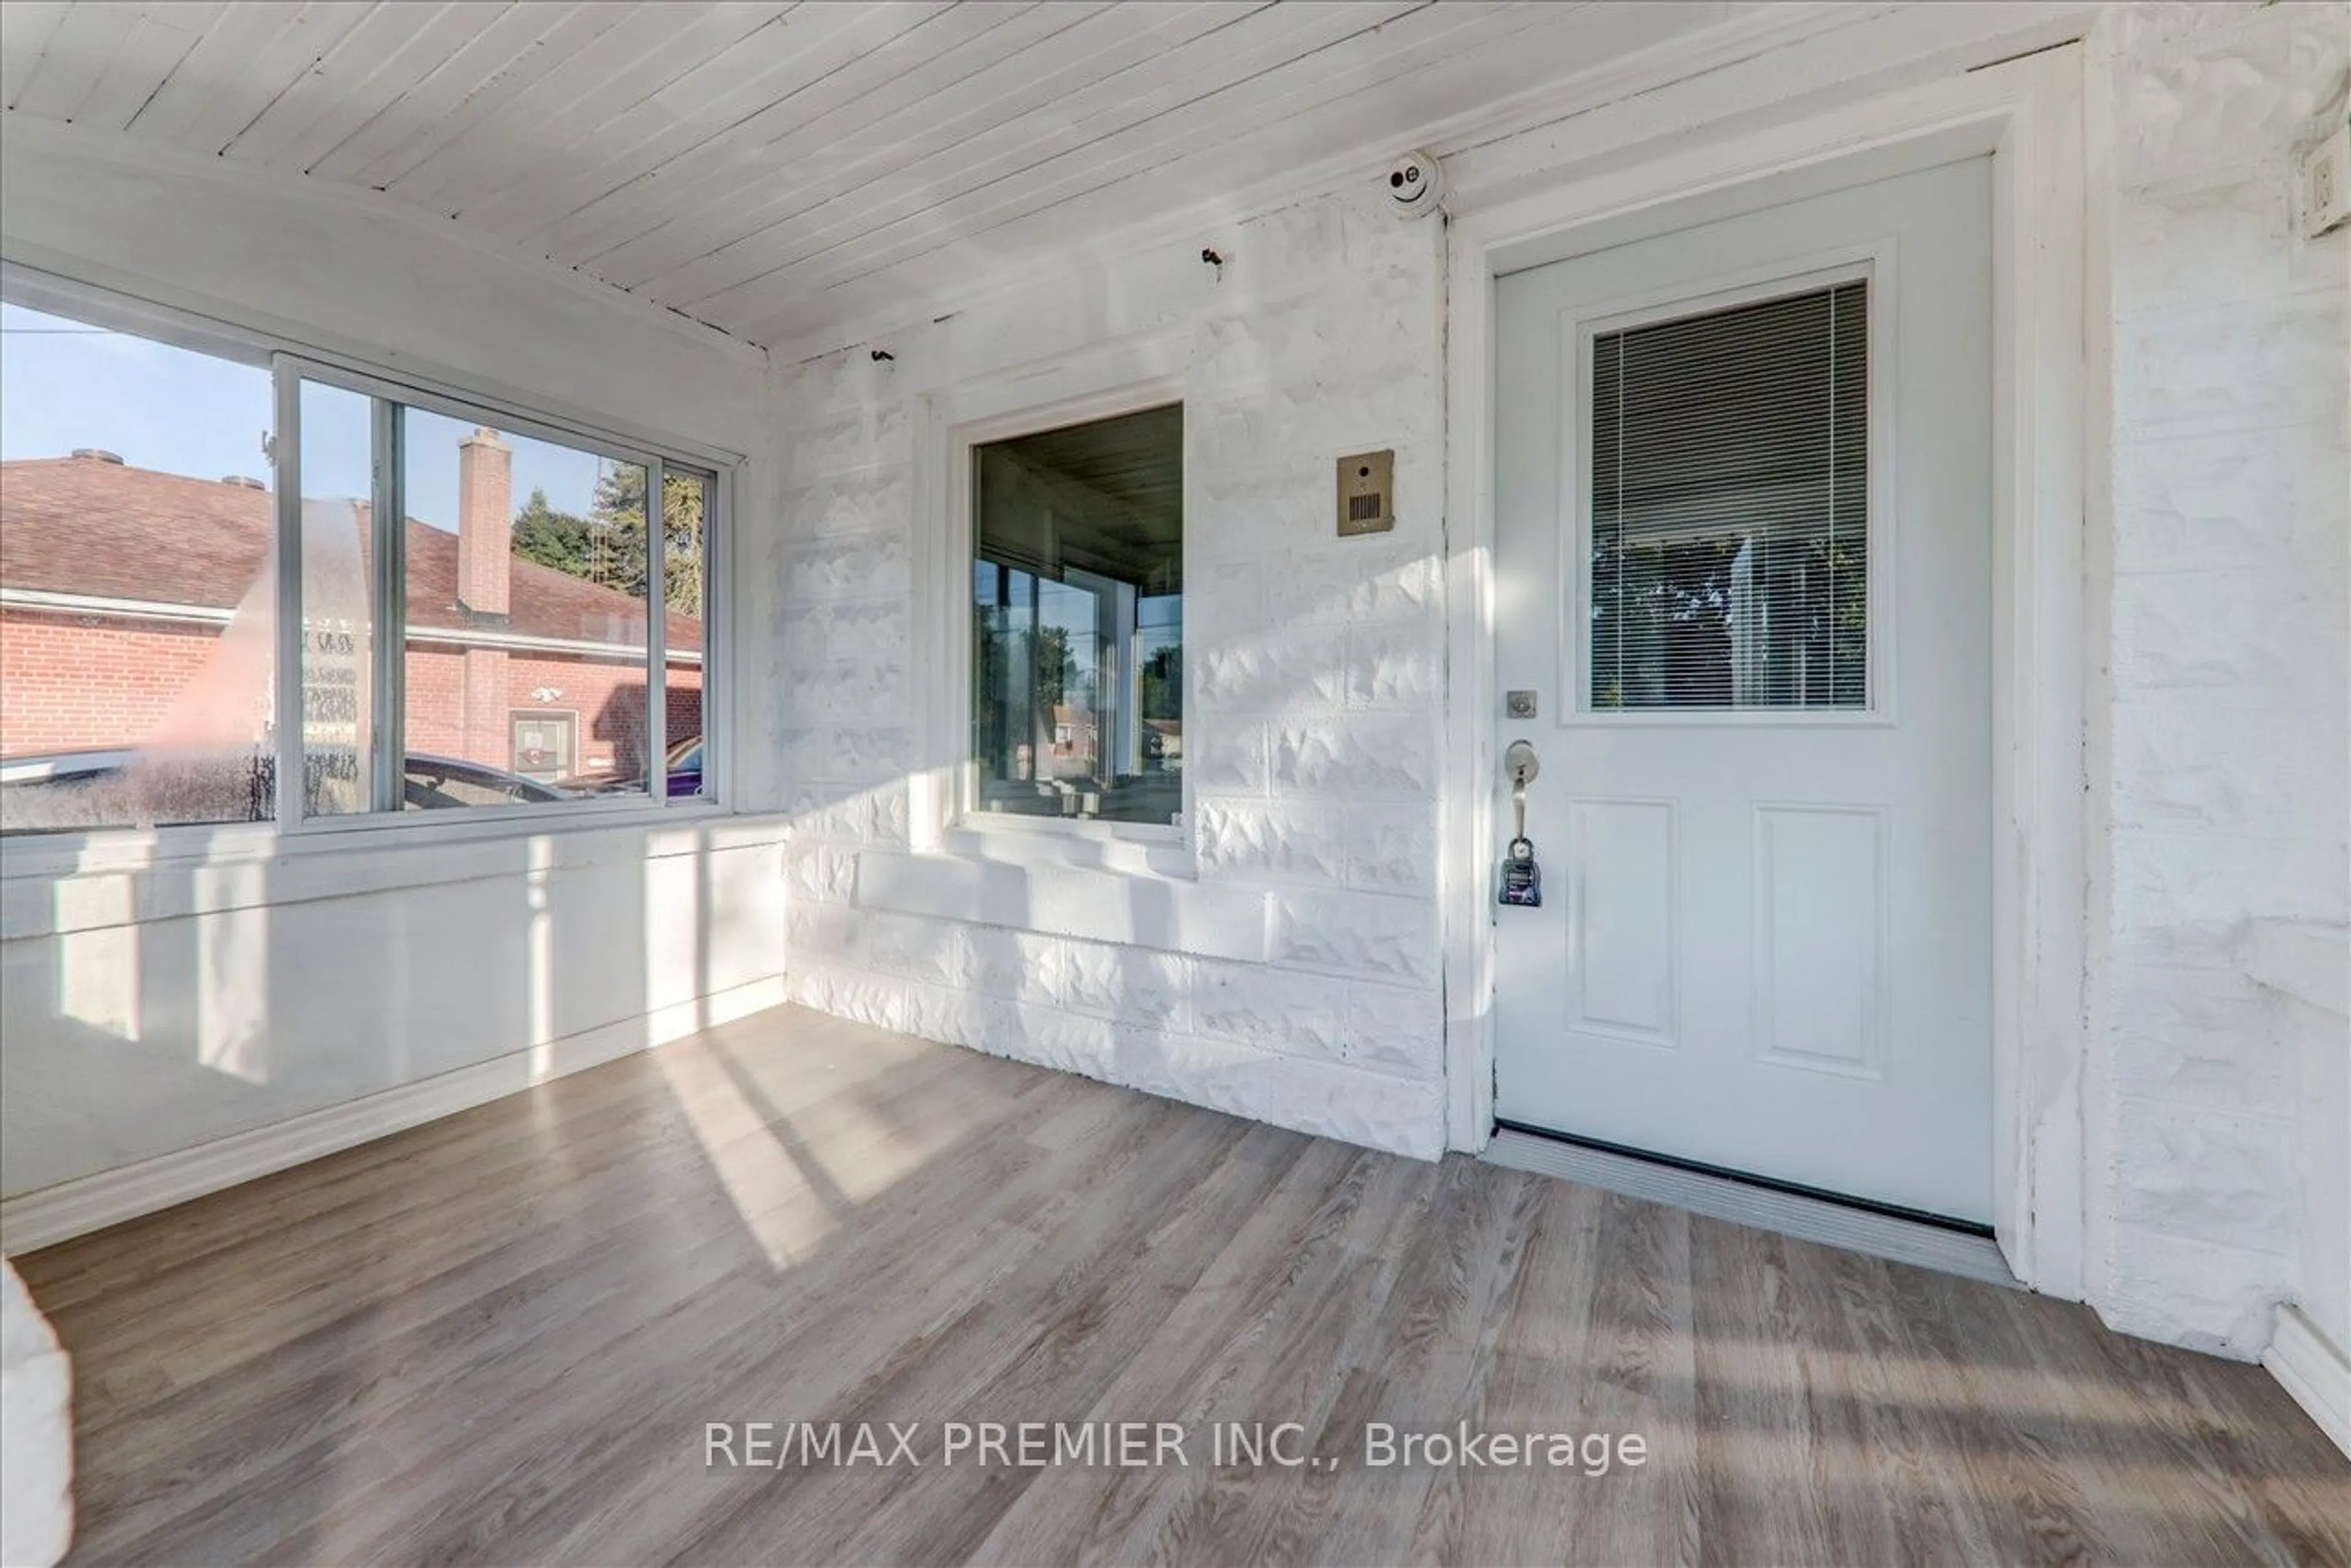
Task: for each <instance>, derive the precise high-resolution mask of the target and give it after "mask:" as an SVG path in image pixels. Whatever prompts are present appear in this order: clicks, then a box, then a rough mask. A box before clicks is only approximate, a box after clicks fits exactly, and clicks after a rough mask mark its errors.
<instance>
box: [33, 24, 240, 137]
mask: <svg viewBox="0 0 2351 1568" xmlns="http://www.w3.org/2000/svg"><path fill="white" fill-rule="evenodd" d="M224 9H225V0H177V3H176V4H171V5H161V4H157V5H146V6H143V7H141V11H140V16H139V26H137V27H136V28H134V29H132V31H131V37H129V38H128V39H127V40H125V41H124V44H123V47H122V48H121V50H120V52H119V53H118V54H117V55H116V56H115V57H114V58H113V59H111V60H110V61H108V62H107V66H106V70H105V72H104V73H103V74H102V75H100V76H99V78H98V81H97V83H96V85H94V86H93V87H91V89H89V95H88V96H87V97H85V98H84V99H82V100H81V102H80V103H79V104H78V105H77V106H76V107H75V109H74V111H73V114H72V116H71V117H70V119H69V120H68V123H69V124H74V125H85V126H96V127H98V128H99V129H100V130H104V131H120V130H121V129H122V128H123V127H124V126H126V125H128V124H129V123H130V122H131V116H132V115H134V114H137V113H138V112H139V110H141V109H142V108H143V107H145V105H146V102H147V100H148V99H151V98H152V97H154V96H155V91H156V89H158V88H161V87H162V85H163V81H164V78H167V77H169V76H170V75H171V74H172V71H173V70H175V69H176V68H178V67H179V64H180V62H181V61H182V60H184V59H186V58H187V57H188V51H189V50H191V49H193V48H194V47H196V44H197V41H198V40H199V39H201V38H202V37H204V33H205V30H206V29H207V28H209V27H210V26H212V25H213V23H214V22H215V21H216V20H218V19H219V17H220V14H221V12H222V11H223V10H224Z"/></svg>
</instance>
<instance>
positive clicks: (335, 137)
mask: <svg viewBox="0 0 2351 1568" xmlns="http://www.w3.org/2000/svg"><path fill="white" fill-rule="evenodd" d="M463 4H464V0H445V3H444V4H439V5H433V4H427V3H426V0H402V3H401V4H400V5H386V6H383V7H381V8H380V9H379V10H377V11H376V12H375V14H374V15H372V16H370V17H369V18H368V19H367V20H366V21H365V22H362V23H360V26H357V27H354V28H353V29H352V30H351V33H350V37H346V38H345V39H344V40H343V41H342V43H341V45H340V46H339V47H337V48H336V50H335V52H334V53H333V54H331V55H329V57H327V58H326V59H325V60H324V61H322V62H321V63H320V65H319V68H318V69H316V70H312V71H308V72H305V73H304V74H303V77H302V79H301V80H300V81H298V82H297V83H295V84H294V86H293V88H292V89H289V90H288V91H287V93H286V94H285V96H283V97H282V98H280V99H278V100H277V102H276V103H274V104H272V105H271V106H270V107H269V108H268V109H267V110H265V111H263V113H262V115H261V117H260V118H259V119H258V120H255V121H254V122H253V123H252V124H251V125H248V126H246V128H245V129H244V130H243V131H239V132H238V133H237V135H236V139H235V141H231V142H230V143H229V144H228V147H227V149H226V151H225V153H224V154H223V155H224V156H225V157H228V158H232V159H235V160H236V161H237V162H243V163H249V164H254V165H257V166H263V167H269V168H279V169H291V170H294V171H297V172H303V173H308V172H309V171H310V167H311V165H312V164H314V163H316V162H318V161H319V159H321V158H323V157H325V156H326V155H327V154H328V153H329V152H333V151H334V150H335V149H336V148H337V147H339V146H340V145H341V144H342V142H343V141H344V140H345V139H346V138H347V137H349V136H350V134H351V133H352V132H354V131H358V130H359V129H360V127H361V126H363V125H365V124H366V123H367V122H368V121H369V120H371V119H373V118H374V117H375V116H376V115H377V114H378V113H380V112H381V111H382V110H383V109H384V108H385V107H386V106H388V105H390V104H392V103H393V102H395V101H397V100H398V99H400V97H401V96H402V94H403V93H406V92H407V91H408V90H409V89H412V88H413V87H414V86H415V85H416V84H417V83H418V82H420V81H423V79H424V78H426V77H427V76H430V75H431V74H432V73H433V71H434V69H436V68H439V67H440V66H441V65H443V64H444V63H445V62H446V61H447V60H448V59H449V57H451V56H452V55H455V53H456V52H457V51H458V50H459V49H460V48H463V47H465V38H466V37H467V35H466V33H465V32H464V31H463V30H461V29H460V28H457V27H455V26H449V25H447V24H448V23H449V22H450V21H452V20H453V18H452V13H453V12H455V11H457V10H458V9H459V7H460V6H461V5H463ZM469 9H470V10H471V12H472V13H473V14H474V15H477V16H478V15H479V14H480V11H481V7H480V6H479V5H472V6H471V7H469Z"/></svg>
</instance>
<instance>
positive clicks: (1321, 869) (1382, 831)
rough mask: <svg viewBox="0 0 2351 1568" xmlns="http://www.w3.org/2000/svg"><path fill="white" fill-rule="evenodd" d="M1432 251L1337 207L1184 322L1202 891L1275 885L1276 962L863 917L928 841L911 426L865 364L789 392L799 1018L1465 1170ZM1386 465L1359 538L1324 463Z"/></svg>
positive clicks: (1285, 215) (1427, 238) (1287, 218)
mask: <svg viewBox="0 0 2351 1568" xmlns="http://www.w3.org/2000/svg"><path fill="white" fill-rule="evenodd" d="M1442 232H1443V231H1442V229H1441V228H1440V227H1439V226H1437V225H1401V224H1399V223H1397V222H1396V221H1395V220H1393V219H1391V218H1389V217H1388V216H1387V215H1386V214H1384V213H1383V212H1380V211H1379V210H1377V207H1376V204H1374V203H1372V202H1365V201H1360V200H1350V199H1341V198H1332V199H1329V200H1324V201H1319V202H1314V203H1310V204H1304V205H1301V206H1298V207H1294V208H1290V209H1288V210H1286V211H1282V212H1278V213H1274V214H1268V215H1265V216H1261V217H1259V218H1256V219H1253V220H1250V221H1248V222H1244V223H1241V224H1238V225H1234V226H1233V227H1232V229H1231V230H1230V231H1229V233H1228V235H1221V236H1219V241H1218V244H1219V249H1220V251H1221V253H1222V254H1223V255H1224V256H1225V258H1226V260H1225V265H1224V267H1222V268H1221V269H1220V273H1221V276H1219V277H1217V279H1216V283H1215V287H1214V288H1213V290H1209V291H1206V292H1205V298H1207V301H1208V302H1207V304H1206V305H1203V306H1201V307H1198V308H1192V309H1190V310H1189V311H1188V313H1187V315H1186V319H1184V320H1182V322H1181V323H1180V328H1181V329H1182V330H1183V331H1184V332H1185V334H1186V340H1187V341H1188V346H1189V353H1188V362H1187V365H1186V372H1185V384H1184V392H1185V403H1186V454H1185V457H1186V468H1187V479H1188V481H1189V483H1190V486H1191V493H1192V497H1193V505H1192V508H1191V510H1190V511H1189V513H1188V514H1187V516H1186V536H1187V539H1186V596H1185V598H1186V602H1185V613H1186V663H1187V665H1188V667H1189V673H1190V681H1191V689H1190V693H1189V706H1188V708H1187V711H1186V721H1185V729H1186V736H1185V741H1186V761H1187V765H1188V766H1189V767H1190V768H1191V769H1192V774H1193V780H1194V789H1195V791H1196V810H1195V813H1194V823H1193V831H1194V839H1195V849H1196V860H1197V866H1198V873H1199V875H1200V877H1201V878H1202V879H1203V880H1204V881H1209V882H1218V883H1229V884H1235V885H1246V886H1254V887H1262V888H1265V889H1267V890H1269V893H1270V915H1269V921H1270V930H1269V942H1270V948H1269V952H1270V957H1269V961H1267V962H1265V963H1262V964H1244V963H1234V962H1228V961H1223V960H1216V959H1207V958H1196V957H1192V956H1185V955H1181V954H1175V953H1165V952H1155V951H1152V950H1148V949H1144V948H1139V947H1130V946H1116V945H1113V944H1110V943H1098V942H1089V941H1084V940H1081V939H1076V938H1070V937H1061V936H1039V935H1034V934H1029V933H1023V932H1015V931H1011V930H1007V929H1002V928H998V927H992V926H987V925H977V924H967V923H961V922H954V921H943V920H927V919H917V918H914V917H909V916H903V915H878V914H873V913H870V912H866V911H862V910H852V908H851V907H850V906H849V900H850V899H851V897H852V894H853V890H854V886H855V862H856V854H857V852H858V850H859V849H860V848H862V847H865V846H870V845H889V846H901V845H904V843H905V842H906V841H907V817H906V810H907V801H906V794H905V788H904V782H903V778H904V772H905V770H906V768H907V767H908V766H909V763H910V761H911V758H912V755H913V748H914V734H915V729H914V714H915V708H916V697H917V692H916V685H917V683H918V681H919V680H920V679H921V676H920V674H918V673H917V672H915V671H914V670H913V669H912V668H911V667H910V660H911V657H912V654H911V649H912V647H913V644H914V638H913V620H912V618H913V615H914V601H915V584H914V578H913V575H912V571H911V563H912V561H913V560H914V558H915V556H916V553H917V552H916V549H915V548H914V546H915V539H914V517H913V514H912V507H913V505H914V500H913V497H914V492H915V485H914V474H913V468H912V465H913V463H914V447H913V444H912V443H911V441H910V438H909V431H910V428H911V421H912V419H913V417H914V409H913V407H912V406H911V405H912V402H913V399H912V397H911V395H910V393H909V392H907V391H905V390H904V388H905V387H906V385H907V384H909V383H908V381H907V380H906V379H905V378H902V377H901V376H900V374H899V373H898V371H897V370H896V368H895V365H894V363H893V364H883V363H877V362H876V361H873V360H872V359H871V357H870V356H869V355H868V354H866V353H865V352H863V351H862V350H857V351H852V352H850V353H844V354H839V355H834V356H831V357H829V358H826V359H823V360H820V361H812V362H810V363H809V364H806V365H803V366H800V367H799V368H798V369H797V370H795V371H790V372H788V373H787V375H786V378H785V382H786V384H785V385H784V387H783V389H782V394H783V395H782V402H783V407H784V409H785V411H786V413H785V430H784V439H785V442H786V444H787V445H788V446H789V448H790V449H791V456H790V458H789V462H788V464H787V481H786V482H787V485H788V486H789V489H788V494H787V496H786V499H785V502H784V507H783V519H784V532H783V536H782V537H781V538H779V539H778V540H777V541H775V542H774V544H773V545H772V547H771V550H772V558H773V561H772V565H773V570H774V571H775V573H776V574H777V579H778V581H779V583H780V585H781V586H780V591H779V593H778V600H777V613H778V615H779V616H780V623H779V624H778V625H777V626H776V627H775V628H774V633H775V637H776V640H777V641H778V643H780V644H781V646H782V647H783V649H784V664H785V669H786V671H787V674H785V675H784V677H783V686H784V690H783V693H782V695H781V698H780V701H781V706H782V712H783V716H784V724H785V730H784V736H783V761H782V767H783V771H784V775H785V786H784V789H785V799H786V802H787V804H788V805H789V807H790V808H791V809H792V810H796V811H798V812H799V813H800V814H801V815H800V819H799V824H798V826H797V829H796V831H795V836H794V839H793V841H792V843H791V845H790V848H789V864H790V876H791V895H792V917H791V925H790V931H789V966H790V970H791V977H792V978H791V984H792V988H793V994H794V995H795V996H796V997H797V998H799V999H800V1000H802V1001H805V1002H808V1003H810V1004H811V1005H814V1006H817V1007H820V1008H824V1009H829V1010H832V1011H836V1012H841V1013H845V1014H848V1015H850V1016H852V1017H856V1018H860V1019H866V1020H869V1021H872V1022H874V1023H879V1024H883V1025H885V1026H887V1027H890V1028H893V1029H900V1030H910V1031H911V1032H914V1033H916V1034H921V1035H926V1036H930V1037H932V1038H935V1039H941V1040H954V1041H957V1042H960V1043H963V1044H967V1045H971V1046H975V1047H977V1048H978V1049H980V1050H983V1051H994V1052H998V1053H1000V1054H1003V1055H1007V1056H1013V1057H1019V1058H1021V1059H1023V1060H1027V1061H1038V1062H1042V1063H1046V1064H1049V1065H1051V1066H1056V1067H1064V1068H1069V1069H1071V1070H1074V1071H1081V1072H1085V1073H1089V1074H1092V1075H1093V1076H1096V1077H1100V1078H1105V1079H1109V1080H1111V1081H1113V1082H1121V1083H1127V1084H1132V1085H1134V1086H1135V1087H1138V1088H1142V1089H1146V1090H1151V1091H1153V1092H1159V1093H1165V1094H1171V1095H1175V1096H1176V1097H1178V1098H1181V1099H1186V1100H1191V1101H1194V1102H1196V1103H1201V1104H1207V1105H1213V1106H1217V1107H1218V1108H1220V1109H1225V1110H1230V1111H1236V1112H1238V1113H1242V1114H1245V1115H1249V1116H1254V1117H1258V1118H1260V1119H1262V1120H1265V1121H1270V1122H1275V1123H1280V1124H1283V1125H1287V1126H1293V1127H1299V1128H1302V1129H1305V1130H1308V1131H1311V1132H1317V1133H1326V1134H1332V1135H1334V1136H1339V1137H1344V1138H1350V1139H1354V1140H1357V1141H1360V1142H1364V1143H1368V1144H1372V1145H1378V1146H1381V1147H1384V1148H1390V1149H1395V1150H1400V1151H1403V1152H1406V1153H1410V1154H1416V1155H1432V1156H1433V1155H1436V1154H1437V1152H1438V1151H1439V1150H1440V1149H1441V1148H1442V1147H1443V1143H1444V1119H1443V1110H1442V1103H1443V1102H1442V1075H1443V1068H1442V1019H1443V1008H1442V1006H1441V1003H1440V1000H1439V996H1438V991H1437V987H1438V977H1439V973H1440V967H1441V966H1440V964H1439V961H1438V960H1439V955H1438V946H1437V943H1438V937H1437V905H1436V901H1435V888H1436V883H1437V864H1436V860H1437V776H1438V766H1437V733H1438V724H1439V715H1440V712H1441V708H1440V704H1441V703H1442V701H1443V696H1444V676H1445V667H1444V657H1445V625H1444V607H1443V601H1442V595H1441V591H1440V582H1441V579H1440V575H1439V572H1438V567H1437V558H1438V553H1439V549H1440V545H1441V538H1442V535H1441V519H1440V517H1439V512H1438V508H1439V497H1441V495H1442V493H1443V468H1442V465H1443V458H1444V454H1443V439H1442V438H1443V431H1442V427H1441V420H1442V417H1443V402H1442V386H1443V351H1442V338H1441V336H1440V333H1439V322H1440V320H1441V318H1442V301H1443V279H1442V276H1441V272H1440V247H1441V242H1442ZM1025 315H1026V313H1025V312H1023V311H1021V310H1019V309H1013V310H1008V311H1007V312H1006V314H1005V317H1004V322H1005V325H1004V328H1003V329H1002V331H1001V332H1000V333H998V334H997V336H998V338H1000V339H1001V340H1002V341H1000V342H997V343H989V342H988V341H987V340H988V338H989V332H988V326H987V322H986V321H985V320H981V321H977V322H975V321H972V320H968V319H967V320H965V321H962V322H960V323H959V324H958V327H959V330H960V331H961V332H962V333H963V335H964V336H963V341H964V342H966V343H970V342H972V341H975V340H977V341H980V342H981V343H982V344H983V345H985V346H984V348H983V349H982V350H980V356H981V357H982V358H983V359H985V358H986V357H987V354H988V353H991V352H992V353H994V354H995V356H996V358H997V360H998V361H999V362H1002V363H1011V362H1015V361H1018V360H1019V358H1020V357H1021V348H1020V345H1019V342H1018V341H1017V339H1018V338H1019V336H1020V335H1021V329H1019V327H1018V326H1017V325H1016V324H1015V323H1017V322H1019V321H1020V320H1022V319H1025ZM1155 325H1156V326H1159V327H1161V328H1163V329H1164V328H1165V322H1159V323H1155ZM899 351H900V352H901V353H902V355H904V356H905V357H907V358H912V357H913V355H912V352H911V350H908V349H907V348H906V347H905V345H904V344H901V345H899ZM1374 447H1393V448H1395V453H1396V492H1397V497H1396V505H1397V514H1398V521H1397V527H1396V528H1395V532H1393V533H1391V534H1386V535H1376V536H1372V537H1368V538H1356V539H1340V538H1335V537H1333V530H1332V465H1333V461H1334V460H1335V459H1336V458H1337V457H1338V456H1339V455H1341V454H1343V453H1346V452H1350V451H1355V450H1359V449H1366V448H1374Z"/></svg>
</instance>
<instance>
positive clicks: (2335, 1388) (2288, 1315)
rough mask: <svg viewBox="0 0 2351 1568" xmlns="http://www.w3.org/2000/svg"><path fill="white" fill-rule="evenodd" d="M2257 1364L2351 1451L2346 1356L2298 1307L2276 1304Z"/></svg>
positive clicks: (2350, 1371)
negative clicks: (2274, 1321) (2272, 1328)
mask: <svg viewBox="0 0 2351 1568" xmlns="http://www.w3.org/2000/svg"><path fill="white" fill-rule="evenodd" d="M2262 1365H2263V1366H2266V1367H2268V1368H2269V1369H2270V1375H2271V1376H2272V1377H2274V1378H2276V1379H2277V1380H2278V1381H2279V1382H2280V1383H2282V1384H2283V1385H2285V1391H2286V1392H2287V1393H2288V1394H2291V1395H2293V1396H2294V1403H2295V1404H2297V1405H2299V1406H2302V1407H2303V1408H2304V1410H2306V1411H2308V1412H2309V1413H2310V1418H2311V1419H2312V1420H2314V1421H2315V1422H2317V1423H2318V1429H2319V1430H2320V1431H2322V1432H2324V1433H2325V1434H2326V1435H2327V1437H2330V1438H2332V1439H2333V1440H2334V1443H2335V1447H2336V1448H2340V1449H2342V1450H2343V1452H2344V1453H2345V1454H2346V1456H2351V1360H2346V1358H2345V1356H2344V1354H2343V1352H2341V1351H2340V1350H2337V1349H2336V1348H2335V1346H2333V1345H2332V1344H2329V1343H2327V1342H2326V1336H2325V1334H2322V1333H2319V1332H2318V1331H2317V1330H2316V1329H2314V1328H2313V1327H2311V1326H2310V1320H2309V1319H2308V1318H2305V1317H2304V1316H2303V1315H2302V1313H2301V1312H2299V1311H2298V1310H2296V1309H2295V1308H2293V1307H2280V1308H2279V1309H2278V1320H2277V1332H2276V1333H2273V1334H2272V1335H2271V1336H2270V1347H2269V1349H2267V1350H2265V1351H2263V1352H2262Z"/></svg>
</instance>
